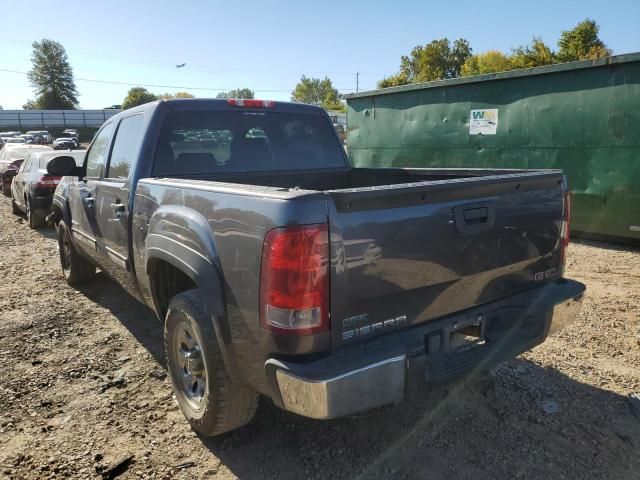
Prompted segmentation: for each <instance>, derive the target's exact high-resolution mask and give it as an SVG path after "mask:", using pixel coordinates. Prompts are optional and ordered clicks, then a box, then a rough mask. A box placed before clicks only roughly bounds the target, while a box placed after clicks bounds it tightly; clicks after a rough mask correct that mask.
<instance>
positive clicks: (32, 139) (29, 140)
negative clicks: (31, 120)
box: [17, 133, 36, 145]
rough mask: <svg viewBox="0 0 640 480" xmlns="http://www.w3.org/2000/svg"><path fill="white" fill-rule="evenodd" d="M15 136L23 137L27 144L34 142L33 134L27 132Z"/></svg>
mask: <svg viewBox="0 0 640 480" xmlns="http://www.w3.org/2000/svg"><path fill="white" fill-rule="evenodd" d="M17 138H24V143H26V144H28V145H33V144H35V143H36V138H35V137H34V136H33V135H29V134H26V133H24V134H22V135H20V136H19V137H17Z"/></svg>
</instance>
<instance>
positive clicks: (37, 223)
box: [24, 198, 44, 229]
mask: <svg viewBox="0 0 640 480" xmlns="http://www.w3.org/2000/svg"><path fill="white" fill-rule="evenodd" d="M24 209H25V211H26V214H27V223H28V224H29V228H33V229H36V228H40V227H43V226H44V218H43V217H42V216H41V215H39V214H38V213H36V212H34V211H33V209H32V208H31V200H30V199H29V198H26V199H25V201H24Z"/></svg>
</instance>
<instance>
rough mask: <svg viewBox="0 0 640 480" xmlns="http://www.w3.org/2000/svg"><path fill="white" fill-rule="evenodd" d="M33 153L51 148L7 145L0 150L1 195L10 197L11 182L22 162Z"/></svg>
mask: <svg viewBox="0 0 640 480" xmlns="http://www.w3.org/2000/svg"><path fill="white" fill-rule="evenodd" d="M34 151H51V148H49V147H45V146H40V145H23V144H8V145H5V147H4V148H3V149H2V150H0V181H1V183H2V193H3V194H4V195H6V196H7V197H8V196H9V195H11V181H12V180H13V177H14V176H15V174H16V173H17V171H18V168H19V167H20V164H21V163H22V161H23V160H24V159H25V158H27V157H28V156H29V155H30V154H31V153H32V152H34Z"/></svg>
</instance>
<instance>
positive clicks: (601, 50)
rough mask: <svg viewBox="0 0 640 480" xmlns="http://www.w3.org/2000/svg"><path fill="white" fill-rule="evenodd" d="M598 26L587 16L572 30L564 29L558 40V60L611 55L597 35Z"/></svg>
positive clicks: (571, 60)
mask: <svg viewBox="0 0 640 480" xmlns="http://www.w3.org/2000/svg"><path fill="white" fill-rule="evenodd" d="M599 32H600V27H599V26H598V24H597V23H596V22H595V21H594V20H591V19H590V18H587V19H585V20H583V21H582V22H580V23H579V24H578V25H576V27H575V28H573V30H566V31H564V32H562V35H560V40H558V47H559V49H558V53H557V57H558V60H559V61H560V62H573V61H576V60H594V59H597V58H601V57H606V56H609V55H611V53H612V52H611V50H610V49H608V48H607V47H606V46H605V44H604V42H602V40H600V37H599V36H598V34H599Z"/></svg>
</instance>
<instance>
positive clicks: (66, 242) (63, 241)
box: [58, 220, 96, 285]
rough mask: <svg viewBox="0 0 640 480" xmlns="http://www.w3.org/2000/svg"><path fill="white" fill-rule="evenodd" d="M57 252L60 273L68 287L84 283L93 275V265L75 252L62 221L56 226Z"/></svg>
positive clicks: (94, 269)
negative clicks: (60, 267) (60, 268)
mask: <svg viewBox="0 0 640 480" xmlns="http://www.w3.org/2000/svg"><path fill="white" fill-rule="evenodd" d="M58 252H59V255H60V265H62V273H63V274H64V278H65V280H66V281H67V283H68V284H69V285H78V284H79V283H83V282H86V281H87V280H90V279H91V278H92V277H93V276H94V275H95V273H96V267H95V265H93V264H92V263H91V262H89V260H87V259H86V258H84V257H83V256H82V255H80V254H79V253H78V252H77V251H76V249H75V247H74V246H73V243H72V242H71V236H70V234H69V228H68V227H67V225H66V224H65V223H64V221H62V220H61V221H60V223H59V224H58Z"/></svg>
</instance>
